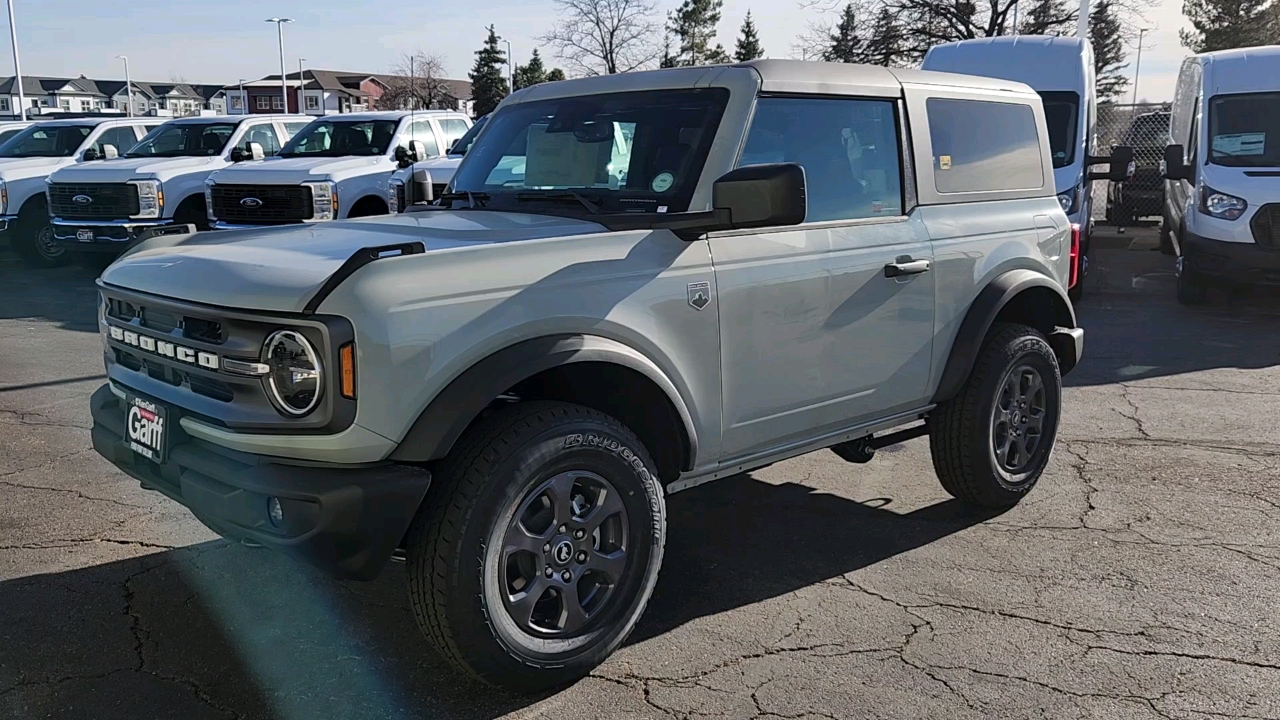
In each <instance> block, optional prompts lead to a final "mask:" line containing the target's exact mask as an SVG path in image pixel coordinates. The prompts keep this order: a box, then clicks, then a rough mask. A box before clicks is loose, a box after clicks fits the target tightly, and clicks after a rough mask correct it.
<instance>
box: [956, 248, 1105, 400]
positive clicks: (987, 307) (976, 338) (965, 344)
mask: <svg viewBox="0 0 1280 720" xmlns="http://www.w3.org/2000/svg"><path fill="white" fill-rule="evenodd" d="M1032 288H1048V289H1049V290H1050V291H1052V292H1053V297H1055V298H1056V301H1055V302H1054V303H1053V314H1052V317H1046V318H1044V319H1043V320H1042V321H1041V322H1038V323H1036V326H1037V329H1039V330H1040V331H1042V332H1044V333H1045V335H1046V336H1048V337H1049V344H1050V345H1051V346H1053V349H1054V353H1055V354H1057V355H1058V357H1059V362H1060V363H1061V364H1062V366H1063V371H1062V372H1063V374H1064V375H1065V374H1066V373H1067V372H1069V371H1070V370H1071V369H1072V368H1074V367H1075V364H1076V362H1077V361H1079V359H1080V358H1079V353H1080V352H1081V351H1082V349H1083V342H1084V335H1083V331H1081V330H1079V329H1078V326H1077V325H1076V313H1075V310H1074V309H1073V308H1072V307H1071V301H1070V300H1069V299H1067V294H1066V292H1065V291H1063V289H1062V287H1061V286H1060V285H1059V284H1058V283H1057V282H1056V281H1054V280H1053V279H1052V278H1050V277H1049V276H1047V275H1045V274H1043V273H1041V272H1037V271H1035V270H1026V269H1020V270H1009V271H1007V272H1005V273H1003V274H1001V275H999V276H997V277H996V278H995V279H994V280H992V281H991V282H989V283H987V286H986V287H984V288H982V290H981V291H979V292H978V296H977V297H976V298H974V300H973V303H972V304H971V305H970V306H969V312H968V313H967V314H966V315H965V317H964V320H963V321H961V323H960V330H959V331H958V332H957V333H956V339H955V342H953V343H952V345H951V354H950V355H949V356H948V358H947V364H946V366H945V367H944V369H943V371H942V378H941V380H940V381H939V382H938V389H937V391H936V392H935V393H934V395H933V402H934V403H940V402H943V401H946V400H950V399H951V398H953V397H955V396H956V395H958V394H959V393H960V389H961V388H962V387H964V383H965V380H966V379H968V377H969V372H970V371H971V370H973V364H974V363H975V362H977V360H978V353H979V352H981V351H982V342H983V340H985V339H986V337H987V332H988V331H989V330H991V325H992V324H993V323H995V320H996V318H997V317H998V316H999V315H1000V311H1001V310H1004V309H1005V307H1006V306H1007V305H1008V304H1009V303H1010V302H1011V301H1012V300H1013V299H1014V298H1016V297H1018V296H1019V295H1021V294H1022V293H1023V292H1025V291H1027V290H1030V289H1032ZM1059 328H1061V329H1062V330H1063V331H1064V332H1058V331H1057V330H1058V329H1059Z"/></svg>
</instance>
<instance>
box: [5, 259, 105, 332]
mask: <svg viewBox="0 0 1280 720" xmlns="http://www.w3.org/2000/svg"><path fill="white" fill-rule="evenodd" d="M96 279H97V273H95V272H93V271H91V270H86V269H84V268H80V267H76V266H70V267H62V268H56V269H53V270H32V269H29V268H26V267H23V266H22V264H21V263H19V262H18V261H17V260H16V259H13V258H12V256H10V255H8V254H7V253H5V252H4V251H2V250H0V320H13V319H25V318H36V319H42V320H49V321H52V322H55V323H57V324H58V325H59V326H60V327H62V328H65V329H67V330H76V331H80V332H93V333H96V332H98V318H97V312H98V311H97V306H98V288H97V286H96V285H95V284H94V281H95V280H96Z"/></svg>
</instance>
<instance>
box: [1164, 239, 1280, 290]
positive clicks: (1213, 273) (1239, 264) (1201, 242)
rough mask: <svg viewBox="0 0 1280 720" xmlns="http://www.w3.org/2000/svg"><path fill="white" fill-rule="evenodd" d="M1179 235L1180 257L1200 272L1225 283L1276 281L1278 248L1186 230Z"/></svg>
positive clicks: (1278, 282) (1279, 264)
mask: <svg viewBox="0 0 1280 720" xmlns="http://www.w3.org/2000/svg"><path fill="white" fill-rule="evenodd" d="M1181 239H1182V258H1183V260H1182V261H1183V262H1184V263H1185V264H1186V266H1189V267H1191V268H1192V269H1193V270H1195V271H1196V272H1197V273H1199V274H1200V275H1202V276H1205V277H1208V278H1210V279H1213V280H1218V281H1221V282H1227V283H1239V284H1245V285H1280V249H1271V248H1265V247H1261V246H1259V245H1257V244H1255V243H1235V242H1222V241H1221V240H1210V239H1209V238H1205V237H1201V236H1199V235H1193V234H1191V233H1189V232H1186V233H1183V236H1182V238H1181Z"/></svg>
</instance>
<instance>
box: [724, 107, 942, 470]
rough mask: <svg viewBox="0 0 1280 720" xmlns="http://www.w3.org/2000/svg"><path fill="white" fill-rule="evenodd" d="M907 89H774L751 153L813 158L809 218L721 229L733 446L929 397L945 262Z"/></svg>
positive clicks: (756, 450) (745, 452) (816, 430)
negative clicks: (851, 93) (915, 147)
mask: <svg viewBox="0 0 1280 720" xmlns="http://www.w3.org/2000/svg"><path fill="white" fill-rule="evenodd" d="M899 128H900V117H899V112H898V106H897V103H896V102H895V101H894V100H890V99H877V98H866V99H862V98H812V97H765V98H761V99H760V100H759V101H758V103H757V106H756V110H755V115H754V117H753V119H752V127H751V129H750V132H749V134H748V138H747V143H746V147H745V149H744V151H743V156H742V158H741V159H740V162H739V165H751V164H758V163H776V162H794V163H798V164H800V165H801V166H803V167H804V169H805V177H806V193H807V196H808V200H809V208H808V215H807V217H806V220H805V223H804V224H802V225H800V226H793V227H786V228H776V229H775V228H769V229H766V230H749V231H731V232H724V233H715V234H713V235H712V237H711V238H710V246H711V255H712V259H713V261H714V263H715V271H716V285H717V291H718V295H719V299H718V306H719V312H720V323H721V338H722V350H721V366H722V378H723V380H722V382H723V393H724V400H723V405H724V450H723V455H724V457H725V458H726V459H727V460H729V461H732V459H733V458H740V457H744V456H751V455H754V454H760V453H767V452H769V451H770V450H772V449H776V448H779V447H782V446H786V445H788V444H794V443H802V442H804V441H807V440H811V439H814V438H817V437H821V436H823V435H827V434H831V433H835V432H839V431H841V430H844V429H848V428H851V427H853V426H855V425H857V424H859V423H861V422H864V421H870V420H874V419H878V418H882V417H885V416H887V415H890V414H893V413H894V412H898V411H904V410H910V409H914V408H916V407H919V406H920V405H922V404H924V403H925V402H926V401H927V397H926V390H927V385H928V380H929V372H930V366H931V355H932V351H933V319H934V273H933V272H931V269H932V262H933V254H932V249H931V247H930V243H929V240H928V235H927V233H926V231H925V229H924V227H923V225H922V224H921V223H920V221H919V220H917V219H913V218H910V217H908V216H907V215H906V214H905V210H904V193H903V184H902V173H901V168H902V162H901V147H900V146H901V143H900V142H899V138H901V137H902V135H901V132H900V129H899Z"/></svg>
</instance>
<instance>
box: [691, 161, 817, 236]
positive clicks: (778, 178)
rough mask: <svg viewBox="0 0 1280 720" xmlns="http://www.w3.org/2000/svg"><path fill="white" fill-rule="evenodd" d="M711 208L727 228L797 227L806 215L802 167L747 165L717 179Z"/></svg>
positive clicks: (793, 165)
mask: <svg viewBox="0 0 1280 720" xmlns="http://www.w3.org/2000/svg"><path fill="white" fill-rule="evenodd" d="M711 207H712V208H713V209H714V211H715V212H716V213H718V214H724V215H726V216H727V217H726V218H725V222H726V223H727V225H728V228H730V229H742V228H757V227H778V226H785V225H799V224H800V223H802V222H804V218H805V215H806V213H807V212H808V201H807V199H806V197H805V177H804V168H803V167H801V166H799V165H797V164H795V163H778V164H773V165H748V166H746V167H740V168H738V169H736V170H731V171H729V172H728V173H725V174H724V175H721V176H720V179H719V180H716V182H715V184H714V185H712V187H711Z"/></svg>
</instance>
